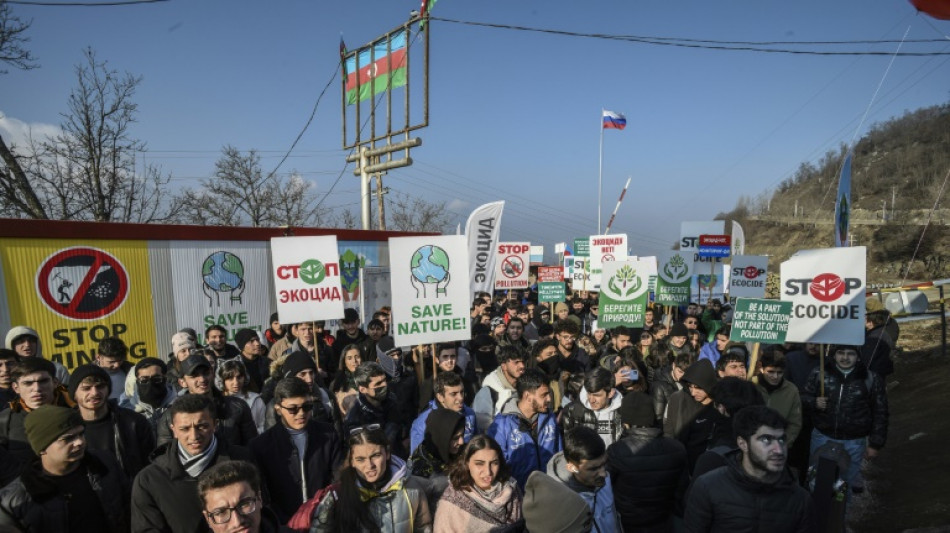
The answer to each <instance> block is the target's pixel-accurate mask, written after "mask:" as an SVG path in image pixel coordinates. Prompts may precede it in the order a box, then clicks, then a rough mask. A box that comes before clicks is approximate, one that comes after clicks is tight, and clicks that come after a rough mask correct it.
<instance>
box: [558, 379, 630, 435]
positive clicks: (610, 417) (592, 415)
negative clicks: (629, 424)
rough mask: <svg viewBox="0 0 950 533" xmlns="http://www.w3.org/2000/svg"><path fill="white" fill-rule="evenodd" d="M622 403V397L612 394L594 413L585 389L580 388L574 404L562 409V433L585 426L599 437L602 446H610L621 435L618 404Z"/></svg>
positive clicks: (615, 393) (621, 428)
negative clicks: (602, 442)
mask: <svg viewBox="0 0 950 533" xmlns="http://www.w3.org/2000/svg"><path fill="white" fill-rule="evenodd" d="M622 402H623V395H622V394H620V393H619V392H616V391H615V392H614V395H613V397H612V398H610V403H608V404H607V406H606V407H604V408H603V409H601V410H600V411H594V409H593V408H592V407H591V406H590V396H589V395H588V393H587V389H584V388H581V393H580V396H579V398H578V399H577V401H576V402H571V403H570V404H569V405H568V406H567V407H565V408H564V414H563V415H561V424H562V425H563V426H564V431H565V432H567V430H569V429H573V428H575V427H577V426H587V427H589V428H591V429H593V430H594V431H596V432H597V434H598V435H600V438H601V439H603V440H604V444H606V445H607V446H610V445H611V444H612V443H613V442H614V441H616V440H619V439H620V434H621V433H623V424H621V422H620V404H621V403H622Z"/></svg>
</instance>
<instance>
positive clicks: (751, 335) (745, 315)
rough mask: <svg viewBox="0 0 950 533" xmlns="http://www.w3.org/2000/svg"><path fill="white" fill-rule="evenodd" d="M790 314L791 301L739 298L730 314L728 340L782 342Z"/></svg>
mask: <svg viewBox="0 0 950 533" xmlns="http://www.w3.org/2000/svg"><path fill="white" fill-rule="evenodd" d="M791 316H792V302H786V301H782V300H763V299H756V298H739V299H738V300H736V307H735V311H734V312H733V315H732V332H731V333H730V334H729V340H730V341H736V342H764V343H770V344H782V343H784V342H785V338H786V334H787V333H788V322H789V320H790V319H791Z"/></svg>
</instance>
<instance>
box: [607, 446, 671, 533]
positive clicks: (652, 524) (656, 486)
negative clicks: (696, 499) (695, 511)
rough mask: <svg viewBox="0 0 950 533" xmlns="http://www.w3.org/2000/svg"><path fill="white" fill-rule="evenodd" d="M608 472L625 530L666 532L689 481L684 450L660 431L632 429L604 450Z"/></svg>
mask: <svg viewBox="0 0 950 533" xmlns="http://www.w3.org/2000/svg"><path fill="white" fill-rule="evenodd" d="M607 472H608V473H609V474H610V479H611V482H612V483H613V489H614V494H623V498H618V499H617V500H616V503H617V512H618V513H619V514H620V522H621V523H622V524H623V530H624V531H668V528H669V527H670V524H671V520H672V517H673V514H674V513H681V509H682V500H683V496H684V495H685V494H686V487H687V484H688V480H689V472H688V468H687V461H686V447H685V446H683V443H682V442H680V441H678V440H676V439H672V438H669V437H664V436H663V435H662V432H661V431H660V429H659V428H632V429H630V430H628V431H627V432H626V433H625V434H624V436H623V438H621V439H620V440H619V441H617V442H615V443H613V444H611V445H610V447H609V448H607Z"/></svg>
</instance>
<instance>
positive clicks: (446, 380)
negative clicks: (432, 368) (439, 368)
mask: <svg viewBox="0 0 950 533" xmlns="http://www.w3.org/2000/svg"><path fill="white" fill-rule="evenodd" d="M459 386H462V376H460V375H458V374H456V373H455V372H439V375H437V376H436V377H435V381H434V382H433V384H432V390H433V391H434V392H435V394H445V388H446V387H459ZM462 388H463V389H464V387H462Z"/></svg>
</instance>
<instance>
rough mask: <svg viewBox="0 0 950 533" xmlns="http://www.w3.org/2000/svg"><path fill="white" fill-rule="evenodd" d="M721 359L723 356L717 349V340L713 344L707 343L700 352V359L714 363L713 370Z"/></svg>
mask: <svg viewBox="0 0 950 533" xmlns="http://www.w3.org/2000/svg"><path fill="white" fill-rule="evenodd" d="M720 357H722V354H721V353H719V350H717V349H716V341H715V340H714V341H712V342H707V343H706V344H704V345H703V347H702V348H700V350H699V358H700V359H709V362H710V363H712V366H713V368H716V363H718V362H719V358H720Z"/></svg>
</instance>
